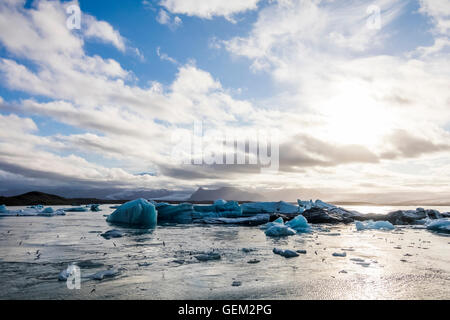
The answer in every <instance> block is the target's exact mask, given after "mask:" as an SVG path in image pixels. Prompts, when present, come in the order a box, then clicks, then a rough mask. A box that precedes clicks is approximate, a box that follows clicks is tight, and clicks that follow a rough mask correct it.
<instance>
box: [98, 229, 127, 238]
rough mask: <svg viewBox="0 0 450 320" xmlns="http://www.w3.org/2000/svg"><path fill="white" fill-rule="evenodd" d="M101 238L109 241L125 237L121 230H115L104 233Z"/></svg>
mask: <svg viewBox="0 0 450 320" xmlns="http://www.w3.org/2000/svg"><path fill="white" fill-rule="evenodd" d="M101 236H102V237H103V238H105V239H106V240H109V239H111V238H121V237H123V233H122V232H121V231H119V230H116V229H113V230H109V231H106V232H105V233H102V234H101Z"/></svg>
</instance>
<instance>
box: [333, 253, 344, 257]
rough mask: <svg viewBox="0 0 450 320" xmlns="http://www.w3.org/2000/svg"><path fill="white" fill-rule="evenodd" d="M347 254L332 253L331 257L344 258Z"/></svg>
mask: <svg viewBox="0 0 450 320" xmlns="http://www.w3.org/2000/svg"><path fill="white" fill-rule="evenodd" d="M346 256H347V252H334V253H333V257H346Z"/></svg>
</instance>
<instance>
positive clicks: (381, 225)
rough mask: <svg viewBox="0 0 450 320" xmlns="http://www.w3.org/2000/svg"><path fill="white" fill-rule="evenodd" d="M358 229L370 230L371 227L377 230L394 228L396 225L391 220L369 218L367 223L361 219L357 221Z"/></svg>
mask: <svg viewBox="0 0 450 320" xmlns="http://www.w3.org/2000/svg"><path fill="white" fill-rule="evenodd" d="M355 226H356V230H357V231H361V230H369V229H375V230H394V229H395V227H394V225H393V224H392V223H390V222H389V221H372V220H369V221H367V222H366V223H363V222H361V221H356V222H355Z"/></svg>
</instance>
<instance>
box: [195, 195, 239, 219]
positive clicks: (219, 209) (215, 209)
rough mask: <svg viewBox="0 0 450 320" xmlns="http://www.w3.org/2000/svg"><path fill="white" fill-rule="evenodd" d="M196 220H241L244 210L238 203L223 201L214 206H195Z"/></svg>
mask: <svg viewBox="0 0 450 320" xmlns="http://www.w3.org/2000/svg"><path fill="white" fill-rule="evenodd" d="M194 211H195V213H194V218H195V219H203V218H220V217H221V218H239V217H242V208H241V206H239V203H237V202H236V201H228V202H224V201H223V200H219V201H216V202H215V203H214V204H213V205H209V206H202V205H196V206H194Z"/></svg>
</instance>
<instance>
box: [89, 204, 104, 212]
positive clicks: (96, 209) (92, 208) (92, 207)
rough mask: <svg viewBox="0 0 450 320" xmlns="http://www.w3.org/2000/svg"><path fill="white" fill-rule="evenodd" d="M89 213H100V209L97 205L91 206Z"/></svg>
mask: <svg viewBox="0 0 450 320" xmlns="http://www.w3.org/2000/svg"><path fill="white" fill-rule="evenodd" d="M91 211H92V212H99V211H102V210H101V209H100V205H99V204H91Z"/></svg>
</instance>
